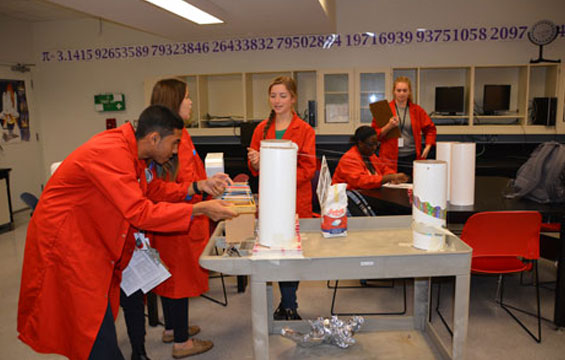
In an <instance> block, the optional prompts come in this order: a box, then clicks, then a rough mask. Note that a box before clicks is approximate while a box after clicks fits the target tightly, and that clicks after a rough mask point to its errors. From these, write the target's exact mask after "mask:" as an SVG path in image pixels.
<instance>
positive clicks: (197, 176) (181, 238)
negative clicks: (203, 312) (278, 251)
mask: <svg viewBox="0 0 565 360" xmlns="http://www.w3.org/2000/svg"><path fill="white" fill-rule="evenodd" d="M178 160H179V163H178V173H177V177H176V181H177V182H178V183H183V182H190V183H191V182H193V181H198V180H203V179H206V170H205V168H204V164H203V163H202V160H201V159H200V157H199V156H198V153H197V152H196V149H195V148H194V144H193V143H192V139H191V138H190V135H189V134H188V131H186V129H184V130H183V131H182V138H181V141H180V144H179V151H178ZM201 200H202V195H194V196H193V197H192V199H191V202H197V201H201ZM209 238H210V223H209V219H208V217H206V216H204V215H200V216H195V217H193V218H192V221H191V222H190V227H189V229H188V231H184V232H181V233H169V234H163V233H159V234H155V235H154V236H153V239H152V242H151V243H152V245H153V246H154V247H155V248H156V249H157V250H158V251H159V254H160V255H161V259H162V260H163V262H164V263H165V264H166V265H167V266H168V267H169V272H170V273H171V277H170V278H168V279H167V280H166V281H164V282H163V283H161V284H160V285H159V286H157V287H156V288H155V289H153V292H155V293H156V294H158V295H160V296H165V297H168V298H171V299H180V298H186V297H194V296H200V294H203V293H205V292H206V291H208V271H207V270H206V269H203V268H202V267H200V265H199V264H198V258H199V257H200V255H201V254H202V251H203V250H204V247H205V246H206V243H207V242H208V239H209Z"/></svg>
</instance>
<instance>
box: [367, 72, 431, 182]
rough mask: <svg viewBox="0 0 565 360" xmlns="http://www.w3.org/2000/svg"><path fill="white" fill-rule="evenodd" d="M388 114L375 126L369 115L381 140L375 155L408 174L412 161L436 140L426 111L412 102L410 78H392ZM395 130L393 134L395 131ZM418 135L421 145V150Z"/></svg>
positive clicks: (388, 164) (394, 168) (375, 123)
mask: <svg viewBox="0 0 565 360" xmlns="http://www.w3.org/2000/svg"><path fill="white" fill-rule="evenodd" d="M392 95H393V100H392V101H391V102H390V104H389V106H390V110H391V111H392V117H391V118H390V119H389V120H388V122H386V124H384V126H383V125H381V126H379V125H378V123H377V120H376V119H375V118H374V117H373V123H372V126H373V127H374V128H375V130H376V131H377V136H378V138H379V141H380V142H381V147H380V150H379V158H380V159H381V160H382V161H383V162H384V163H385V164H386V165H387V166H388V167H390V168H391V169H393V170H394V171H395V172H402V173H405V174H410V175H411V174H412V162H413V161H414V160H421V159H426V158H427V156H428V154H429V152H430V150H431V148H432V145H435V142H436V127H435V125H434V123H433V122H432V120H431V119H430V117H429V116H428V114H427V113H426V111H424V109H422V108H421V107H420V106H418V105H416V104H414V102H413V100H412V85H411V83H410V79H409V78H407V77H405V76H400V77H398V78H396V80H395V81H394V85H393V89H392ZM395 132H396V134H395ZM422 135H424V137H425V146H424V148H423V149H422Z"/></svg>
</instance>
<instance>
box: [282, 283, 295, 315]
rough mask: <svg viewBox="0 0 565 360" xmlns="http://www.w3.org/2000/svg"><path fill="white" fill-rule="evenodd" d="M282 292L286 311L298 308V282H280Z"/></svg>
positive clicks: (283, 305)
mask: <svg viewBox="0 0 565 360" xmlns="http://www.w3.org/2000/svg"><path fill="white" fill-rule="evenodd" d="M279 289H280V290H281V304H282V307H283V308H284V309H294V310H296V308H297V307H298V303H297V302H296V290H297V289H298V281H283V282H279Z"/></svg>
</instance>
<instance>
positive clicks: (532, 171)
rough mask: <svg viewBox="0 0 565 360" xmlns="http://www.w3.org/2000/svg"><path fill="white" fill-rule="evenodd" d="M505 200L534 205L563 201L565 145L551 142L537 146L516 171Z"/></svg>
mask: <svg viewBox="0 0 565 360" xmlns="http://www.w3.org/2000/svg"><path fill="white" fill-rule="evenodd" d="M511 187H512V192H511V193H510V194H507V195H506V197H508V198H514V197H520V198H521V197H523V198H526V199H530V200H533V201H535V202H538V203H543V204H545V203H560V202H565V145H563V144H559V143H557V142H555V141H551V142H546V143H543V144H540V145H538V147H537V148H536V149H535V150H534V151H533V152H532V154H531V155H530V157H529V159H528V160H527V161H526V162H525V163H524V164H523V165H522V166H521V167H520V169H518V172H517V173H516V179H514V180H513V181H512V183H511Z"/></svg>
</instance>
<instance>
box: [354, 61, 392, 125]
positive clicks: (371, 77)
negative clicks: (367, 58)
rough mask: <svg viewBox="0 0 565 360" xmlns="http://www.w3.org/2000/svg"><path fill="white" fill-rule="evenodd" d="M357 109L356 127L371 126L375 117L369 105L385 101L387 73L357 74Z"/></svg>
mask: <svg viewBox="0 0 565 360" xmlns="http://www.w3.org/2000/svg"><path fill="white" fill-rule="evenodd" d="M355 78H356V79H355V80H356V91H357V95H356V96H355V109H356V118H357V119H358V120H359V121H358V122H357V123H356V126H360V125H371V122H372V121H373V115H371V110H370V109H369V104H371V103H374V102H377V101H380V100H385V99H386V94H387V86H386V84H387V72H386V71H384V70H383V71H378V70H369V71H364V70H361V71H357V73H356V77H355Z"/></svg>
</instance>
